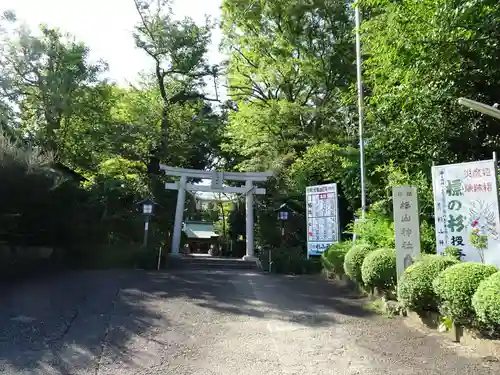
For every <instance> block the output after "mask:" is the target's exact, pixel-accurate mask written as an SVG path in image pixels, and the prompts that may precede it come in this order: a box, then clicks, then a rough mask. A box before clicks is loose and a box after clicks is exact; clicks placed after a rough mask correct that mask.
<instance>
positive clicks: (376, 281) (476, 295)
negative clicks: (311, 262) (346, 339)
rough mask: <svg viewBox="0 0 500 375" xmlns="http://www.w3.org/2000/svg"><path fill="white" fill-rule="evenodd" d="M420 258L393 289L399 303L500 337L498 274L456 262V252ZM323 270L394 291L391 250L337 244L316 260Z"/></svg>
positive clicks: (488, 267)
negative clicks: (492, 332) (486, 329)
mask: <svg viewBox="0 0 500 375" xmlns="http://www.w3.org/2000/svg"><path fill="white" fill-rule="evenodd" d="M448 250H449V251H447V255H427V254H423V255H422V257H421V258H419V259H418V261H416V262H415V263H414V264H412V265H411V266H409V267H408V268H407V269H406V270H405V272H404V274H403V275H402V277H401V279H400V280H399V284H398V285H397V296H398V300H399V302H400V303H401V305H402V306H403V307H405V308H407V309H410V310H412V311H416V312H419V313H421V312H426V311H435V312H437V311H439V312H441V313H442V314H443V315H445V316H446V317H448V318H451V319H452V320H453V321H454V322H455V323H457V324H461V325H466V326H477V327H480V328H488V329H489V330H490V331H494V332H499V333H500V292H499V291H500V272H499V271H498V269H497V268H496V267H494V266H491V265H486V264H482V263H474V262H467V263H462V262H460V260H459V259H460V254H458V253H456V252H453V251H451V250H453V249H448ZM321 260H322V265H323V268H325V269H326V270H327V271H329V272H332V273H334V274H337V275H341V274H344V273H345V274H346V275H347V276H349V278H350V279H352V280H354V281H356V282H357V283H358V284H359V285H361V286H362V287H365V288H368V289H373V288H378V289H379V290H381V291H392V290H393V289H394V288H395V287H396V281H397V275H396V252H395V250H394V249H391V248H379V249H377V248H374V247H373V246H371V245H369V244H366V243H361V244H355V245H353V244H352V242H341V243H336V244H334V245H332V246H330V247H329V248H328V249H327V250H326V251H325V252H324V253H323V255H322V257H321Z"/></svg>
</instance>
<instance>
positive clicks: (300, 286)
mask: <svg viewBox="0 0 500 375" xmlns="http://www.w3.org/2000/svg"><path fill="white" fill-rule="evenodd" d="M0 288H1V289H2V293H1V296H0V306H1V309H0V373H6V374H9V373H12V374H19V373H23V372H22V371H26V373H30V374H36V373H43V374H52V373H54V374H71V373H75V372H76V369H89V370H90V369H94V368H95V371H96V372H97V370H98V368H99V366H101V365H103V363H102V361H103V360H104V358H107V360H109V359H110V358H111V359H113V358H116V359H117V360H118V359H119V360H121V361H127V360H129V361H133V360H134V356H133V354H132V353H130V355H127V348H128V342H129V341H130V340H141V339H142V340H144V341H145V342H146V341H147V342H149V343H152V344H153V345H154V344H156V345H164V346H169V345H170V346H172V345H175V342H176V341H177V340H178V338H176V337H175V336H168V332H166V333H165V334H166V335H165V334H163V335H152V334H151V332H152V331H154V330H155V328H157V329H158V330H162V331H168V330H169V329H168V327H169V326H171V325H172V324H176V322H175V321H174V322H171V321H168V318H167V316H166V314H163V313H162V312H161V308H159V306H160V305H162V302H166V303H163V306H175V303H176V302H175V300H176V299H182V300H189V301H191V302H192V303H193V304H196V305H197V306H199V307H202V308H205V309H211V310H214V311H216V312H218V313H221V314H230V315H239V316H251V317H256V318H263V319H264V318H265V319H268V318H272V319H279V320H283V321H288V322H293V323H296V324H300V325H303V326H311V327H314V326H328V325H331V324H335V322H334V320H333V318H332V317H331V314H329V313H328V312H331V311H334V312H337V313H340V314H344V315H349V316H357V317H359V316H365V315H367V314H370V313H369V312H367V311H366V310H364V309H363V308H362V303H363V302H362V300H356V299H355V298H350V297H352V296H353V295H352V292H350V290H349V289H348V288H346V287H342V286H338V285H337V286H335V285H332V284H331V283H328V282H326V281H323V280H319V279H318V278H314V277H313V278H311V277H297V278H290V277H285V276H269V275H263V274H258V273H244V272H242V271H240V272H231V271H229V272H223V271H221V272H217V271H212V272H208V271H197V272H193V271H189V272H170V273H155V272H144V271H86V272H73V273H67V274H64V275H59V276H54V277H49V278H43V279H39V280H38V281H36V280H35V281H34V280H31V281H27V282H25V283H21V284H17V285H8V286H3V287H0ZM291 296H292V298H291ZM162 308H164V307H162ZM170 316H171V315H170ZM157 337H163V338H164V340H166V341H158V338H157ZM155 340H156V341H155ZM179 340H180V339H179ZM167 341H168V342H167ZM104 351H106V355H105V356H103V352H104Z"/></svg>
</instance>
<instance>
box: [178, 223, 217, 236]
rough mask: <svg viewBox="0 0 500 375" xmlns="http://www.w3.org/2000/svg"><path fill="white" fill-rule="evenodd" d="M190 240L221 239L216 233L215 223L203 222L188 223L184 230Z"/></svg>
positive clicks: (185, 224)
mask: <svg viewBox="0 0 500 375" xmlns="http://www.w3.org/2000/svg"><path fill="white" fill-rule="evenodd" d="M182 230H183V231H184V233H186V235H187V237H188V238H191V239H210V238H212V237H219V235H218V234H217V233H215V229H214V225H213V223H207V222H202V221H186V222H185V223H184V228H183V229H182Z"/></svg>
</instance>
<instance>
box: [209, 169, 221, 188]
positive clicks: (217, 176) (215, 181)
mask: <svg viewBox="0 0 500 375" xmlns="http://www.w3.org/2000/svg"><path fill="white" fill-rule="evenodd" d="M223 181H224V172H220V171H214V172H213V175H212V183H211V186H210V187H211V188H212V189H216V190H220V189H222V187H223V186H222V183H223Z"/></svg>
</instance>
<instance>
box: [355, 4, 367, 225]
mask: <svg viewBox="0 0 500 375" xmlns="http://www.w3.org/2000/svg"><path fill="white" fill-rule="evenodd" d="M355 18H356V73H357V80H358V117H359V167H360V172H361V218H362V219H364V218H365V215H366V186H365V176H366V173H365V142H364V139H363V77H362V71H361V64H362V61H361V40H360V35H359V29H360V26H361V14H360V11H359V6H358V5H356V7H355Z"/></svg>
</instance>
